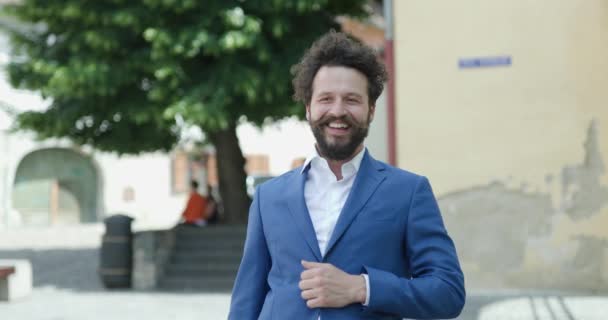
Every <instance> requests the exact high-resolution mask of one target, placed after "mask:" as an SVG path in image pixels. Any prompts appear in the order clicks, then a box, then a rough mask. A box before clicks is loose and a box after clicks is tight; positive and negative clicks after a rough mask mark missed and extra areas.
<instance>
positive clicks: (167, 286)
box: [159, 226, 246, 292]
mask: <svg viewBox="0 0 608 320" xmlns="http://www.w3.org/2000/svg"><path fill="white" fill-rule="evenodd" d="M245 234H246V228H245V227H244V226H208V227H203V228H197V227H190V226H180V227H177V228H176V229H175V246H174V248H173V252H172V253H171V257H170V258H169V262H168V264H167V265H166V266H165V272H164V276H163V277H162V278H161V279H160V282H159V287H160V288H161V289H164V290H169V291H202V292H230V290H231V289H232V286H233V284H234V278H235V277H236V273H237V271H238V267H239V263H240V261H241V256H242V253H243V244H244V242H245Z"/></svg>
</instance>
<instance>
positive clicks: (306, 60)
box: [291, 30, 388, 105]
mask: <svg viewBox="0 0 608 320" xmlns="http://www.w3.org/2000/svg"><path fill="white" fill-rule="evenodd" d="M323 66H344V67H349V68H353V69H356V70H358V71H359V72H361V73H363V74H364V75H365V77H366V78H367V93H368V96H369V104H370V105H375V104H376V100H377V99H378V97H379V96H380V94H381V93H382V89H383V88H384V83H385V82H386V80H387V78H388V75H387V73H386V68H385V67H384V64H383V63H382V62H380V61H378V59H377V57H376V53H375V52H374V50H373V49H372V48H370V47H368V46H365V45H364V44H362V43H361V42H359V41H357V40H355V39H353V38H351V37H349V36H347V35H346V34H344V33H342V32H336V31H334V30H331V31H330V32H328V33H326V34H325V35H323V36H322V37H321V38H319V39H317V41H315V42H314V43H313V44H312V46H311V47H310V49H308V51H306V53H305V54H304V56H303V57H302V60H300V62H299V63H298V64H296V65H294V66H293V67H291V74H292V75H293V76H294V78H293V81H292V84H293V89H294V95H293V98H294V100H295V101H301V102H302V103H304V104H310V100H311V99H312V82H313V80H314V78H315V75H316V74H317V71H319V69H321V67H323Z"/></svg>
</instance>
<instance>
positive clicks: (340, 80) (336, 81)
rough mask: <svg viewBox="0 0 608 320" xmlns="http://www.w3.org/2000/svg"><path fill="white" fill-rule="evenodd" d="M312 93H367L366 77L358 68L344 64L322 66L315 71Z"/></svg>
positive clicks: (362, 94) (360, 94) (361, 94)
mask: <svg viewBox="0 0 608 320" xmlns="http://www.w3.org/2000/svg"><path fill="white" fill-rule="evenodd" d="M312 89H313V94H315V95H320V94H328V93H340V94H352V95H358V96H364V95H367V78H366V77H365V75H364V74H363V73H361V72H360V71H359V70H357V69H354V68H350V67H344V66H323V67H321V68H320V69H319V71H317V73H316V75H315V77H314V79H313V83H312Z"/></svg>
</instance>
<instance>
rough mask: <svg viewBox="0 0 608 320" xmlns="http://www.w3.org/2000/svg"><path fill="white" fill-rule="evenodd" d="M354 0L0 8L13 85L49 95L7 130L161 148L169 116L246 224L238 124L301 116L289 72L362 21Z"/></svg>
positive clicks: (64, 1) (120, 0) (138, 0)
mask: <svg viewBox="0 0 608 320" xmlns="http://www.w3.org/2000/svg"><path fill="white" fill-rule="evenodd" d="M365 2H366V1H357V0H341V1H339V0H240V1H238V0H213V1H209V0H208V1H197V0H135V1H127V0H104V1H82V0H51V1H49V0H21V1H17V2H16V3H15V4H12V5H8V6H5V7H4V10H3V11H4V12H5V13H8V14H9V15H10V16H12V17H14V18H16V19H17V20H18V21H20V23H21V24H22V25H25V26H27V27H28V28H27V32H23V28H21V29H20V30H17V29H13V30H12V31H10V34H11V44H12V48H13V52H12V55H11V56H12V59H11V62H10V64H9V65H8V73H9V77H10V81H11V83H12V85H13V86H15V87H17V88H26V89H31V90H37V91H39V92H41V94H42V95H43V96H45V97H48V98H51V99H50V100H51V101H52V102H51V105H50V107H49V108H48V110H45V111H42V112H34V111H30V112H24V113H22V114H20V115H19V116H18V117H17V120H18V121H17V127H18V128H19V129H23V130H33V131H35V132H36V133H37V135H38V137H39V138H41V139H45V138H51V137H68V138H70V139H71V140H72V141H74V142H75V143H78V144H82V145H85V144H86V145H90V146H93V147H95V148H97V149H99V150H105V151H116V152H118V153H121V154H136V153H140V152H148V151H156V150H165V151H166V150H170V149H171V148H172V147H173V146H174V145H175V143H176V142H177V141H178V138H179V136H180V130H182V128H183V126H180V125H178V124H179V123H180V122H178V121H177V120H176V119H183V121H185V122H186V123H187V124H188V125H191V126H197V127H199V128H201V130H202V131H203V132H204V133H205V134H206V136H207V138H208V140H209V141H210V142H211V143H212V144H213V145H214V146H215V149H216V155H217V159H218V174H219V180H220V181H219V182H220V193H221V196H222V198H223V200H224V208H225V214H226V218H227V220H228V221H229V222H243V221H245V220H246V216H247V211H248V205H249V198H248V196H247V194H246V191H245V183H244V181H245V171H244V164H245V160H244V158H243V154H242V151H241V149H240V147H239V142H238V138H237V135H236V127H237V124H238V123H239V122H240V121H242V120H243V119H246V120H247V121H251V122H253V123H256V124H258V125H260V124H262V123H264V122H265V121H268V120H272V119H278V118H282V117H286V116H290V115H302V114H303V108H302V107H301V106H297V105H296V104H295V103H294V102H293V101H292V99H291V94H292V89H291V75H290V72H289V70H290V67H291V66H292V65H293V64H294V63H296V62H297V60H298V58H299V57H300V56H301V55H302V53H303V51H304V50H305V48H306V47H307V46H309V45H310V43H311V42H312V41H313V40H314V39H315V38H317V37H318V36H320V35H321V34H323V33H325V32H327V31H328V30H329V29H331V28H334V29H339V25H338V24H337V23H336V22H335V17H336V16H337V15H350V16H355V17H357V16H358V17H362V16H364V15H365V14H366V12H365Z"/></svg>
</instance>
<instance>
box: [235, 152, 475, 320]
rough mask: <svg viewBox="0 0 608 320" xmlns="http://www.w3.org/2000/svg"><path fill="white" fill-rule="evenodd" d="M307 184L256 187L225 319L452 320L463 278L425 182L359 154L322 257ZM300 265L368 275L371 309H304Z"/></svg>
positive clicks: (293, 176)
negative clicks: (307, 199)
mask: <svg viewBox="0 0 608 320" xmlns="http://www.w3.org/2000/svg"><path fill="white" fill-rule="evenodd" d="M306 174H307V171H305V172H304V173H302V172H301V169H295V170H292V171H290V172H288V173H286V174H284V175H282V176H280V177H278V178H275V179H273V180H270V181H268V182H266V183H264V184H262V185H260V186H259V187H258V189H257V191H256V193H255V197H254V200H253V203H252V205H251V209H250V212H249V224H248V227H247V240H246V241H245V248H244V253H243V259H242V261H241V265H240V268H239V272H238V275H237V278H236V283H235V285H234V289H233V292H232V301H231V306H230V315H229V316H228V318H229V319H234V320H246V319H264V320H265V319H276V320H285V319H287V320H296V319H297V320H300V319H310V320H317V319H318V317H319V316H321V319H322V320H333V319H401V318H416V319H424V318H453V317H456V316H458V314H459V313H460V311H461V310H462V307H463V305H464V301H465V290H464V276H463V274H462V271H461V269H460V266H459V263H458V257H457V256H456V250H455V248H454V244H453V242H452V240H451V239H450V237H449V236H448V234H447V232H446V229H445V227H444V225H443V221H442V218H441V214H440V212H439V207H438V206H437V201H436V200H435V197H434V195H433V192H432V190H431V186H430V184H429V182H428V180H427V179H426V178H425V177H422V176H418V175H416V174H413V173H410V172H407V171H403V170H400V169H397V168H394V167H391V166H389V165H387V164H385V163H382V162H380V161H377V160H374V159H373V158H372V157H371V156H370V155H369V154H368V152H367V151H366V153H365V155H364V157H363V160H362V161H361V166H360V168H359V172H358V173H357V177H356V178H355V182H354V184H353V187H352V190H351V192H350V194H349V196H348V199H347V200H346V203H345V205H344V208H343V210H342V212H341V214H340V217H339V218H338V222H337V224H336V227H335V229H334V231H333V234H332V236H331V239H330V241H329V243H328V246H327V251H326V254H325V256H322V255H321V252H320V251H319V245H318V242H317V239H316V236H315V231H314V228H313V225H312V222H311V220H310V216H309V213H308V209H307V208H306V203H305V200H304V182H305V181H306ZM301 260H308V261H318V262H325V263H331V264H333V265H334V266H336V267H338V268H340V269H342V270H344V271H345V272H347V273H350V274H361V273H367V274H368V275H369V283H370V301H369V306H367V307H364V306H362V305H361V304H352V305H349V306H346V307H344V308H339V309H333V308H320V309H310V308H308V307H307V306H306V302H305V301H304V300H303V299H302V298H301V296H300V289H299V287H298V283H299V281H300V274H301V273H302V271H303V267H302V265H301V263H300V261H301Z"/></svg>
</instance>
